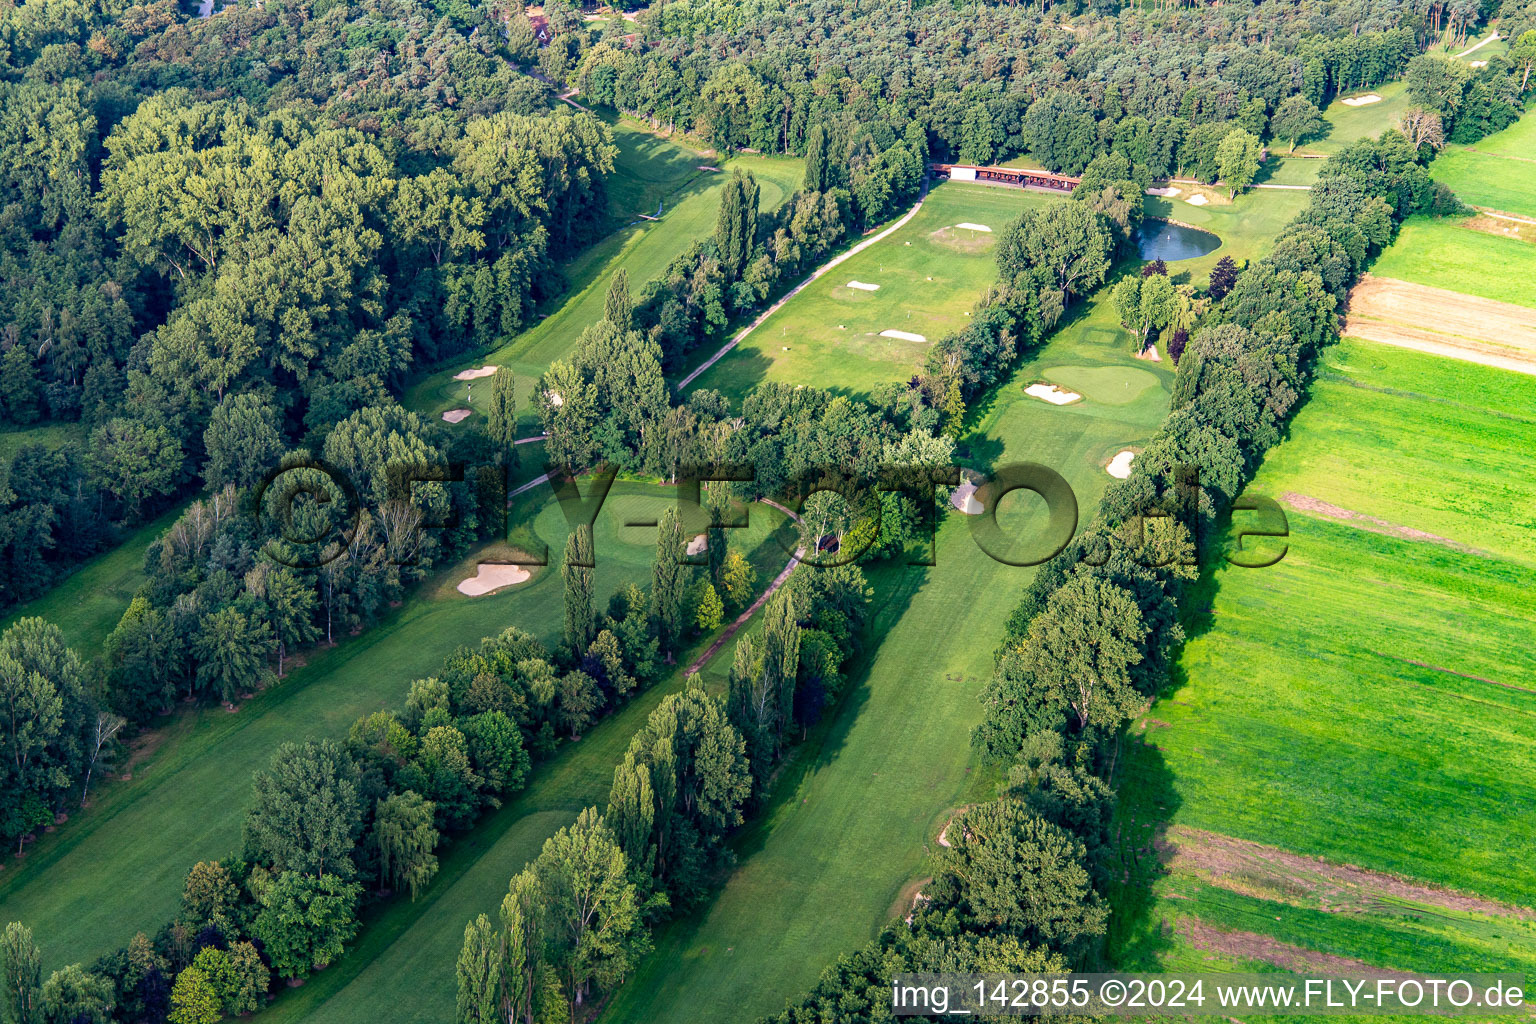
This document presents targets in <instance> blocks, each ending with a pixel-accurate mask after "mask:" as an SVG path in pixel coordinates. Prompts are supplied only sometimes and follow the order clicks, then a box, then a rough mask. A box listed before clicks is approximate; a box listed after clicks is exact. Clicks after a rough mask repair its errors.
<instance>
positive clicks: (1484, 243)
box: [1371, 165, 1536, 309]
mask: <svg viewBox="0 0 1536 1024" xmlns="http://www.w3.org/2000/svg"><path fill="white" fill-rule="evenodd" d="M1436 166H1438V165H1436ZM1532 166H1533V167H1536V165H1532ZM1462 223H1463V222H1461V221H1457V220H1446V219H1436V218H1429V217H1415V218H1413V219H1412V220H1409V221H1405V222H1404V223H1403V226H1402V230H1401V231H1399V232H1398V235H1397V239H1396V240H1395V241H1394V242H1393V243H1392V245H1391V246H1389V247H1388V248H1387V250H1386V252H1383V253H1382V254H1381V256H1380V258H1378V259H1377V260H1376V262H1375V264H1374V265H1372V267H1371V273H1372V274H1374V275H1375V276H1377V277H1391V278H1396V279H1397V280H1399V281H1410V282H1412V283H1413V284H1426V285H1430V286H1431V287H1434V288H1445V289H1448V290H1450V291H1455V292H1462V293H1464V294H1466V295H1478V296H1481V297H1483V298H1485V299H1493V300H1495V301H1497V302H1509V303H1513V304H1515V305H1517V306H1528V307H1531V308H1533V309H1536V286H1532V284H1531V282H1532V281H1536V245H1533V244H1531V243H1530V242H1523V241H1520V240H1519V239H1515V238H1502V237H1499V236H1498V235H1490V234H1488V233H1487V232H1483V231H1473V230H1472V229H1470V228H1467V227H1463V226H1462ZM1490 267H1498V268H1499V269H1500V273H1497V274H1493V273H1489V268H1490Z"/></svg>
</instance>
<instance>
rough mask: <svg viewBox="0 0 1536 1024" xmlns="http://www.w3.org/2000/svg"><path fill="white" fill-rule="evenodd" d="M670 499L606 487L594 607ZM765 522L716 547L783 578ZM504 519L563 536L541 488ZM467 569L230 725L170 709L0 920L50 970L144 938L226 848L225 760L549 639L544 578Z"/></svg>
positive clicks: (229, 841) (551, 622) (65, 831)
mask: <svg viewBox="0 0 1536 1024" xmlns="http://www.w3.org/2000/svg"><path fill="white" fill-rule="evenodd" d="M673 501H674V497H673V495H672V494H671V493H670V492H668V491H665V490H661V489H656V488H650V489H647V488H646V487H645V486H644V485H638V484H616V485H615V486H614V489H613V492H612V493H611V494H610V497H609V500H608V502H607V503H606V504H605V505H604V507H603V510H602V513H601V515H600V516H599V519H598V522H597V523H596V525H595V527H594V530H593V533H594V541H595V546H596V550H597V553H598V568H597V585H596V586H597V591H596V597H597V599H598V601H599V602H600V605H604V606H605V605H606V603H607V599H608V595H610V594H611V593H613V592H614V591H615V590H617V589H619V588H620V587H622V586H624V585H627V584H628V583H630V582H635V583H642V582H645V581H647V580H648V579H649V574H650V564H651V559H652V555H653V553H654V548H655V531H654V530H651V531H649V536H647V535H646V534H647V531H645V530H643V529H635V528H628V527H624V526H623V525H622V523H624V522H626V521H629V520H632V519H636V518H642V517H643V515H644V514H649V515H650V516H651V517H652V518H654V516H655V514H656V513H657V512H658V511H659V510H660V509H661V508H662V507H665V506H668V505H670V504H672V502H673ZM765 511H766V510H765ZM765 511H764V512H759V514H757V515H755V516H754V517H753V520H752V521H753V528H752V529H750V530H742V531H733V533H737V534H745V536H733V537H731V538H730V539H731V541H732V542H733V543H735V544H739V545H741V546H742V549H743V551H745V552H750V554H751V558H752V559H753V561H754V564H755V565H756V566H757V570H758V575H759V578H760V579H763V580H768V579H772V578H773V576H774V575H775V574H777V572H778V571H779V569H780V568H782V567H783V562H784V547H783V543H782V542H781V541H779V540H769V539H768V537H769V534H770V533H771V532H772V531H773V529H774V527H775V525H776V523H777V519H776V518H770V515H769V514H765ZM513 513H514V516H515V517H516V518H519V519H522V518H528V517H532V522H533V531H534V533H535V535H536V536H537V537H538V538H539V539H540V540H542V541H544V542H545V543H546V544H548V546H549V547H550V549H551V551H552V552H553V555H552V558H553V559H555V560H556V561H558V559H559V552H560V550H561V547H562V546H563V544H564V542H565V530H566V529H567V527H566V525H565V520H564V517H563V515H562V513H561V512H560V510H559V507H558V506H557V505H555V504H554V502H553V501H552V500H551V499H550V498H549V492H548V491H547V490H544V489H542V488H541V489H538V490H536V491H534V492H530V493H529V495H528V496H527V497H525V498H524V499H523V500H522V502H521V504H520V506H519V507H516V508H514V510H513ZM478 558H479V553H478V552H471V554H470V555H469V556H468V557H467V558H465V559H464V560H463V561H462V562H461V563H460V564H458V565H456V566H452V567H448V568H445V569H444V570H443V571H442V572H441V573H439V574H438V575H437V576H436V577H434V578H432V579H429V580H427V581H426V582H424V583H423V584H422V585H421V588H420V590H419V591H418V592H417V594H416V595H415V596H414V597H413V599H412V600H411V601H410V602H408V603H407V604H406V605H404V606H403V607H402V608H400V609H397V610H395V611H393V612H391V613H390V614H389V615H387V616H386V617H385V619H384V620H383V621H382V622H380V623H379V624H377V625H375V626H373V627H371V628H370V629H369V630H368V631H367V632H365V633H364V634H362V635H361V636H358V637H355V638H346V639H342V640H341V642H340V643H338V644H337V645H336V646H335V647H332V648H326V647H324V646H321V647H317V648H315V649H313V650H312V651H310V652H308V654H307V656H306V658H305V659H304V663H303V664H299V659H294V662H293V665H292V667H291V669H290V671H289V672H288V674H287V676H286V678H284V679H283V680H282V681H281V682H279V683H278V684H277V685H275V686H272V687H270V688H269V689H267V690H265V691H263V692H262V693H260V694H258V695H257V696H256V697H255V698H254V699H252V700H250V701H247V702H245V703H244V704H243V705H241V707H240V710H239V712H238V713H236V714H233V715H232V714H229V713H227V712H225V711H224V710H223V709H222V708H220V707H218V706H215V707H212V708H204V709H197V710H183V711H182V712H181V713H179V714H178V715H177V716H176V718H175V719H174V720H173V721H172V723H171V724H170V725H169V726H165V727H163V728H161V729H159V730H157V731H154V732H151V733H148V734H146V736H145V737H144V739H143V740H142V741H140V743H139V744H138V746H137V747H136V749H135V750H134V751H133V753H132V755H131V757H130V760H129V763H128V768H127V771H126V772H125V773H124V774H127V775H131V779H130V780H120V781H118V782H116V783H112V784H110V785H104V786H103V787H102V788H100V789H97V790H96V791H95V795H94V796H93V803H92V807H91V809H90V812H89V813H87V814H85V815H84V816H82V817H80V818H79V820H77V821H74V822H71V823H70V824H69V825H68V826H67V827H65V828H61V829H59V830H58V831H57V832H54V833H52V834H50V835H46V836H44V837H43V838H42V839H40V840H39V841H38V842H36V843H34V844H33V845H32V846H31V847H30V848H29V849H28V852H27V856H26V858H25V859H24V860H21V861H13V862H11V864H10V865H8V866H7V868H6V870H4V871H3V872H0V917H4V918H5V919H6V920H26V921H29V922H32V923H33V924H32V927H34V928H39V929H46V931H47V934H48V935H49V936H50V943H49V947H48V950H47V953H48V956H49V959H50V962H52V963H54V964H55V965H57V964H62V963H69V962H73V961H75V960H82V959H85V960H88V959H90V958H92V957H95V956H96V955H98V954H100V953H102V952H105V951H107V950H109V949H112V948H115V947H116V946H117V945H120V944H121V943H122V942H124V941H126V939H127V938H129V937H131V936H132V934H133V932H134V931H136V930H140V929H145V930H149V931H154V930H155V929H156V928H158V927H159V925H160V924H161V923H163V922H164V921H165V920H167V919H169V918H170V917H171V915H172V914H173V913H174V911H175V908H176V906H177V905H178V902H179V900H180V895H181V883H182V879H183V878H184V876H185V874H186V871H187V869H188V868H189V867H190V866H191V865H192V864H193V863H195V862H196V861H198V860H200V859H208V858H219V857H223V856H226V855H228V854H230V853H233V852H237V851H238V850H239V849H240V825H241V821H242V820H243V817H244V814H245V807H246V803H247V800H248V798H249V774H248V771H245V772H239V773H236V774H235V775H234V776H233V777H231V773H230V771H229V766H230V765H231V764H238V765H242V766H246V767H247V768H255V767H258V766H260V765H263V764H265V763H266V761H267V759H268V758H269V757H270V755H271V754H272V752H273V751H275V750H276V749H277V747H278V746H279V745H280V744H281V743H283V742H285V741H294V742H302V741H303V740H306V739H320V738H332V739H335V738H339V737H342V736H345V734H346V731H347V729H348V728H350V726H351V725H352V723H353V722H354V721H355V720H356V719H357V718H359V717H360V716H362V715H366V714H369V713H371V712H373V711H378V710H383V709H386V708H393V707H397V706H399V705H400V704H401V703H402V702H403V701H404V697H405V691H406V688H407V686H408V684H409V683H410V681H411V680H412V679H417V678H423V677H425V676H428V675H431V674H432V672H433V671H435V670H436V669H437V667H438V666H439V665H440V664H441V663H442V660H443V658H444V657H446V656H447V655H448V654H449V653H450V652H452V651H453V650H454V649H455V648H456V647H458V646H459V645H460V644H466V643H468V644H472V643H475V642H477V641H478V640H479V639H480V638H481V637H484V636H493V635H495V634H497V633H500V632H501V631H502V630H503V629H504V628H506V627H507V626H508V625H517V626H519V627H520V628H522V629H525V630H527V631H529V632H530V633H533V634H534V635H535V636H537V637H539V638H540V639H541V640H543V641H545V642H546V643H554V642H555V641H556V640H557V639H558V637H559V634H560V629H561V616H562V614H563V613H562V602H561V599H560V596H559V595H560V579H559V573H558V572H549V571H547V570H542V569H541V570H536V571H535V575H534V577H533V579H532V580H530V581H529V582H527V583H525V584H522V585H520V586H517V587H513V588H510V589H507V590H502V591H499V592H496V593H492V594H488V595H485V596H482V597H473V598H472V597H466V596H464V595H463V594H460V593H459V592H458V591H457V590H456V589H455V586H456V584H457V583H458V582H459V581H460V580H462V579H464V578H465V577H466V576H469V575H472V574H473V573H474V566H475V563H476V561H477V560H478ZM612 764H613V762H612V761H609V762H607V767H606V769H605V771H607V772H609V773H611V771H612ZM610 781H611V780H610ZM61 894H67V898H64V897H63V896H61ZM460 925H461V927H462V922H460Z"/></svg>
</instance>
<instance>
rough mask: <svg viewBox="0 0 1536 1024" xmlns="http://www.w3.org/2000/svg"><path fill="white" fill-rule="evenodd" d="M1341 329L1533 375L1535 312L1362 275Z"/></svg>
mask: <svg viewBox="0 0 1536 1024" xmlns="http://www.w3.org/2000/svg"><path fill="white" fill-rule="evenodd" d="M1344 333H1345V334H1347V335H1348V336H1350V337H1352V338H1360V339H1363V340H1365V341H1374V342H1380V343H1382V344H1386V345H1396V346H1398V347H1399V348H1411V349H1415V350H1417V351H1420V352H1429V353H1432V354H1434V355H1441V356H1447V357H1449V358H1452V359H1461V360H1464V361H1466V362H1471V363H1479V364H1481V365H1484V366H1494V367H1498V368H1500V369H1505V370H1514V371H1516V372H1519V373H1531V374H1536V310H1532V309H1527V308H1525V307H1524V306H1516V305H1513V304H1511V303H1508V302H1496V301H1494V300H1493V299H1482V298H1477V297H1476V296H1472V295H1463V294H1461V293H1460V292H1453V291H1448V290H1446V289H1444V288H1432V287H1430V286H1428V285H1422V284H1409V283H1408V282H1407V281H1398V280H1394V279H1393V278H1390V277H1376V276H1374V275H1371V274H1366V275H1365V276H1364V277H1362V278H1361V279H1360V283H1359V284H1357V285H1356V286H1355V288H1354V291H1352V292H1351V293H1350V298H1349V320H1348V322H1347V323H1346V324H1345V326H1344Z"/></svg>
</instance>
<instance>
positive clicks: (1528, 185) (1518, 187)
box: [1430, 44, 1536, 217]
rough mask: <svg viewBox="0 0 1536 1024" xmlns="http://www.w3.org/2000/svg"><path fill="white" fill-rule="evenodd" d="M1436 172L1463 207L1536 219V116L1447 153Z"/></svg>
mask: <svg viewBox="0 0 1536 1024" xmlns="http://www.w3.org/2000/svg"><path fill="white" fill-rule="evenodd" d="M1494 45H1497V44H1494ZM1492 48H1493V47H1492V46H1489V47H1485V49H1492ZM1482 54H1483V50H1479V51H1478V52H1477V56H1478V57H1481V56H1482ZM1430 171H1431V173H1433V174H1434V176H1435V179H1436V180H1437V181H1442V182H1444V183H1445V184H1446V185H1448V186H1450V188H1451V190H1452V191H1454V192H1455V193H1456V194H1457V195H1458V196H1460V197H1461V199H1462V201H1463V202H1466V203H1470V204H1471V205H1473V206H1482V207H1486V208H1488V209H1491V210H1501V211H1503V212H1504V213H1514V214H1519V215H1521V216H1524V217H1536V114H1527V115H1526V116H1525V117H1522V118H1521V119H1520V120H1519V121H1517V122H1515V123H1514V124H1513V125H1511V126H1510V127H1508V128H1506V129H1504V130H1503V131H1501V132H1498V133H1496V134H1494V135H1490V136H1488V137H1487V138H1486V139H1483V140H1481V141H1479V142H1477V143H1475V144H1474V145H1471V146H1457V145H1451V146H1447V147H1445V150H1444V152H1442V153H1441V154H1440V155H1439V156H1438V157H1436V158H1435V162H1434V163H1433V164H1431V165H1430Z"/></svg>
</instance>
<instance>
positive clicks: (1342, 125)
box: [1297, 82, 1409, 156]
mask: <svg viewBox="0 0 1536 1024" xmlns="http://www.w3.org/2000/svg"><path fill="white" fill-rule="evenodd" d="M1372 93H1374V94H1376V95H1377V96H1380V97H1381V102H1380V103H1370V104H1367V105H1366V106H1363V107H1351V106H1346V105H1345V103H1344V100H1346V99H1354V98H1355V97H1357V96H1369V95H1371V94H1372ZM1408 106H1409V99H1408V83H1407V82H1388V83H1387V84H1385V85H1382V86H1378V87H1376V88H1374V89H1353V90H1350V91H1349V92H1348V93H1346V94H1344V95H1341V96H1340V97H1339V98H1338V99H1336V100H1334V101H1333V102H1332V103H1330V104H1328V107H1327V109H1326V110H1324V111H1323V119H1324V120H1325V121H1327V122H1328V134H1327V135H1326V136H1324V137H1323V138H1321V139H1314V140H1312V141H1311V142H1308V143H1306V144H1304V145H1302V146H1298V147H1297V149H1298V151H1299V152H1304V153H1325V154H1328V155H1330V156H1331V155H1332V154H1334V153H1337V152H1339V151H1340V150H1342V149H1343V148H1344V147H1346V146H1349V145H1351V144H1352V143H1354V142H1356V141H1357V140H1359V139H1360V138H1361V137H1362V136H1367V135H1368V136H1370V137H1371V138H1373V139H1374V138H1375V137H1376V136H1378V135H1380V134H1381V133H1382V132H1384V131H1386V130H1387V129H1388V128H1392V127H1395V126H1396V125H1397V119H1398V118H1399V117H1401V116H1402V113H1403V111H1404V110H1407V109H1408Z"/></svg>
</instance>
